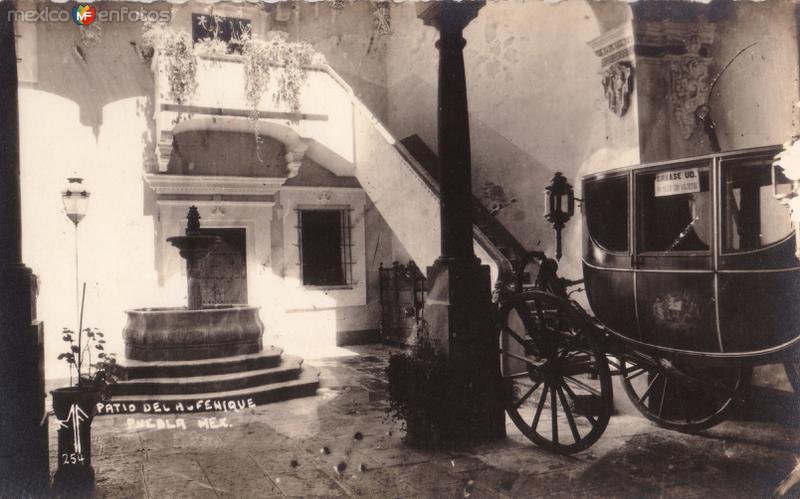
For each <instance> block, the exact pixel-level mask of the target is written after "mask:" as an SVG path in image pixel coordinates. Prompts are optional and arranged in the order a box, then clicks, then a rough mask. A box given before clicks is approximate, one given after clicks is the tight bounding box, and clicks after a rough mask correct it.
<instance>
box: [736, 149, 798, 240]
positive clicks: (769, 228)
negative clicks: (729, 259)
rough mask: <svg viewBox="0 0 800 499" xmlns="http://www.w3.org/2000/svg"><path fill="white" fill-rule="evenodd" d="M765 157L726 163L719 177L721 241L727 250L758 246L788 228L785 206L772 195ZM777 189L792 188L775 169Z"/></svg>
mask: <svg viewBox="0 0 800 499" xmlns="http://www.w3.org/2000/svg"><path fill="white" fill-rule="evenodd" d="M770 168H771V166H770V160H769V159H754V160H742V161H737V162H736V163H735V164H733V165H726V168H724V170H723V177H722V179H723V180H722V198H723V202H722V243H723V247H724V249H725V250H727V251H745V250H753V249H758V248H761V247H764V246H767V245H770V244H772V243H775V242H777V241H780V240H781V239H783V238H785V237H786V236H788V235H789V234H790V233H791V231H792V224H791V220H790V218H789V210H788V209H787V208H786V207H785V206H782V205H781V203H780V201H778V200H776V199H775V198H774V197H773V187H772V174H771V171H770ZM776 181H777V184H778V193H779V194H785V193H787V192H789V191H791V189H792V185H791V182H790V181H789V180H788V179H787V178H786V177H784V176H783V174H781V173H777V178H776Z"/></svg>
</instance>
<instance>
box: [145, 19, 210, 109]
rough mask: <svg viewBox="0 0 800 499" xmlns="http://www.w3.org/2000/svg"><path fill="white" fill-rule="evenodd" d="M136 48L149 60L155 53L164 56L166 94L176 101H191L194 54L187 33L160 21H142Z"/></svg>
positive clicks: (193, 78)
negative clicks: (139, 45) (141, 30)
mask: <svg viewBox="0 0 800 499" xmlns="http://www.w3.org/2000/svg"><path fill="white" fill-rule="evenodd" d="M140 50H141V54H142V57H143V58H144V59H145V60H146V61H149V60H150V59H152V57H153V55H154V54H155V52H158V53H159V54H160V55H161V56H162V57H163V58H164V70H165V71H166V73H167V83H168V84H169V90H168V95H169V97H170V98H171V99H172V100H174V101H175V102H177V103H178V104H185V103H187V102H188V101H189V100H191V98H192V95H194V92H195V90H197V56H196V55H195V52H194V47H193V44H192V37H191V36H190V35H189V34H188V33H186V32H183V31H178V30H175V29H172V28H171V27H170V26H168V25H166V24H164V23H152V22H146V23H145V25H144V28H143V32H142V44H141V47H140Z"/></svg>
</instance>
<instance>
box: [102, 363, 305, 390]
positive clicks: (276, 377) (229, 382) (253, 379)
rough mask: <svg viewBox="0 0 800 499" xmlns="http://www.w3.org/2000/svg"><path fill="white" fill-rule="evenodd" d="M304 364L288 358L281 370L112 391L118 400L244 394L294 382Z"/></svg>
mask: <svg viewBox="0 0 800 499" xmlns="http://www.w3.org/2000/svg"><path fill="white" fill-rule="evenodd" d="M302 363H303V360H302V359H300V358H299V357H291V356H286V357H284V358H283V359H282V361H281V363H280V365H279V366H276V367H270V368H267V369H247V370H242V371H239V372H230V373H224V374H210V375H201V376H187V377H180V378H174V377H173V378H139V379H134V380H129V381H120V382H118V383H116V384H115V385H114V386H113V387H112V393H113V395H115V396H125V395H147V394H151V395H156V394H159V395H160V394H164V395H166V394H193V393H208V392H224V391H230V390H240V389H243V388H249V387H252V386H260V385H266V384H270V383H278V382H281V381H290V380H292V379H295V378H297V377H298V376H299V375H300V369H301V365H302Z"/></svg>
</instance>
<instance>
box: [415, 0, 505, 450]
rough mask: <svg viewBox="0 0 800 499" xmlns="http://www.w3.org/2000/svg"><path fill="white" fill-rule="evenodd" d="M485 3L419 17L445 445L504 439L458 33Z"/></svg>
mask: <svg viewBox="0 0 800 499" xmlns="http://www.w3.org/2000/svg"><path fill="white" fill-rule="evenodd" d="M483 4H484V2H482V1H481V2H463V3H454V2H445V1H442V2H427V3H425V4H420V5H418V7H417V9H418V10H417V12H418V17H420V18H421V19H422V20H423V22H424V23H425V24H426V25H430V26H434V27H436V29H438V30H439V34H440V38H439V41H438V42H437V44H436V46H437V48H438V49H439V97H438V101H439V113H438V120H439V123H438V130H439V163H440V172H441V178H440V182H439V184H440V186H439V191H440V207H441V227H442V229H441V230H442V238H441V251H442V254H441V256H440V257H439V258H438V259H437V260H436V262H435V263H434V265H433V266H431V267H429V268H428V279H427V283H428V296H427V299H426V304H425V318H426V320H427V321H428V325H429V328H430V331H431V336H432V337H433V338H434V339H437V340H439V341H440V343H441V344H442V345H443V346H444V348H445V351H446V353H447V358H448V370H449V383H451V386H449V387H448V388H449V390H448V392H449V393H451V394H452V396H451V399H450V400H448V401H446V403H448V404H449V405H450V406H451V407H452V410H453V414H454V421H453V422H454V425H453V428H452V430H453V434H452V435H449V438H450V439H451V440H454V441H457V442H459V443H468V442H469V441H474V440H478V439H485V438H491V437H501V436H504V435H505V415H504V412H503V404H502V399H501V391H500V370H499V349H498V336H497V331H496V328H495V324H494V320H493V308H492V303H491V284H490V277H489V267H488V266H486V265H481V264H480V261H479V260H478V259H477V258H476V257H475V254H474V252H473V235H472V178H471V171H470V169H471V164H470V140H469V111H468V107H467V86H466V78H465V72H464V55H463V49H464V45H465V43H466V42H465V41H464V38H463V37H462V32H463V30H464V28H465V27H466V26H467V24H469V22H470V21H471V20H472V19H474V18H475V16H476V15H477V14H478V10H479V9H480V8H481V7H482V6H483Z"/></svg>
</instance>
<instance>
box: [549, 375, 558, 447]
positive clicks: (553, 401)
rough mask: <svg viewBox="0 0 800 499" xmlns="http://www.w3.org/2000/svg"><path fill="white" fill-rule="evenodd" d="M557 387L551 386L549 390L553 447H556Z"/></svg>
mask: <svg viewBox="0 0 800 499" xmlns="http://www.w3.org/2000/svg"><path fill="white" fill-rule="evenodd" d="M557 389H558V386H553V389H552V390H550V417H551V419H552V420H553V447H558V402H557V401H556V390H557Z"/></svg>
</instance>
